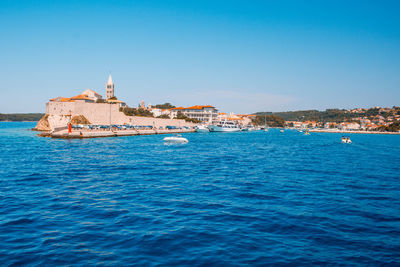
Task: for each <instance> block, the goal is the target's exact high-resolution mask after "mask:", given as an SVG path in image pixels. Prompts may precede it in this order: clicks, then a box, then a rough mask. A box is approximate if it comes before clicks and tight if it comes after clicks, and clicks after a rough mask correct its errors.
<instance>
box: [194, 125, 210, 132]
mask: <svg viewBox="0 0 400 267" xmlns="http://www.w3.org/2000/svg"><path fill="white" fill-rule="evenodd" d="M209 131H210V129H208V127H207V125H199V126H196V132H198V133H208V132H209Z"/></svg>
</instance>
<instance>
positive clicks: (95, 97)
mask: <svg viewBox="0 0 400 267" xmlns="http://www.w3.org/2000/svg"><path fill="white" fill-rule="evenodd" d="M82 95H86V96H87V97H88V98H91V99H93V101H94V102H96V101H97V100H99V99H103V97H102V96H101V95H100V94H99V93H96V92H95V91H93V90H92V89H87V90H85V91H83V92H82Z"/></svg>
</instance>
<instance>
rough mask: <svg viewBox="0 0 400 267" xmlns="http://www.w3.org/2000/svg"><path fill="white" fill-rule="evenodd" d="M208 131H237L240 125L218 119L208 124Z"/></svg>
mask: <svg viewBox="0 0 400 267" xmlns="http://www.w3.org/2000/svg"><path fill="white" fill-rule="evenodd" d="M208 128H209V129H210V132H239V131H240V130H241V129H240V127H239V126H238V125H237V124H235V123H234V122H231V121H218V122H216V123H214V124H210V125H208Z"/></svg>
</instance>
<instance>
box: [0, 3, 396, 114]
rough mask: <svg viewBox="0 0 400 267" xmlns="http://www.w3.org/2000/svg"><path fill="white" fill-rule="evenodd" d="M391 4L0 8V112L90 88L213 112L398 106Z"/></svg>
mask: <svg viewBox="0 0 400 267" xmlns="http://www.w3.org/2000/svg"><path fill="white" fill-rule="evenodd" d="M399 13H400V2H399V1H339V0H337V1H311V0H310V1H267V0H264V1H255V0H252V1H248V0H247V1H246V0H243V1H234V0H231V1H228V0H226V1H218V0H213V1H208V0H198V1H190V0H182V1H168V0H164V1H150V0H147V1H40V0H38V1H16V0H12V1H6V0H2V1H0V35H1V36H2V37H1V39H0V62H1V64H0V73H1V76H0V78H1V83H0V92H1V94H2V96H3V97H1V98H0V112H2V113H10V112H44V109H45V102H47V101H48V99H50V98H53V97H57V96H65V97H67V96H73V95H77V94H79V93H80V92H82V91H83V90H85V89H87V88H91V89H93V90H95V91H97V92H99V93H101V94H102V95H104V94H105V92H104V91H105V89H104V87H105V82H106V81H107V77H108V73H109V72H110V71H111V73H112V76H113V80H114V82H115V91H116V96H117V97H118V98H119V99H122V100H125V101H126V102H127V103H128V104H129V105H131V106H136V105H137V103H139V102H140V101H141V100H145V102H146V103H152V104H157V103H164V102H171V103H173V104H175V105H182V106H190V105H195V104H211V105H215V106H216V107H217V108H219V109H220V110H222V111H225V112H237V113H252V112H257V111H285V110H299V109H320V110H324V109H326V108H351V107H372V106H393V105H400V101H399V100H400V90H399V89H400V88H399V86H400V16H399V15H398V14H399Z"/></svg>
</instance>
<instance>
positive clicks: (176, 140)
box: [163, 134, 189, 144]
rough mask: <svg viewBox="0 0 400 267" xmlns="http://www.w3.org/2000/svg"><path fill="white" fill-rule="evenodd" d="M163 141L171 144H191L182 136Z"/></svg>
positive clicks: (178, 135) (166, 138) (167, 138)
mask: <svg viewBox="0 0 400 267" xmlns="http://www.w3.org/2000/svg"><path fill="white" fill-rule="evenodd" d="M163 140H164V142H166V143H170V144H185V143H189V141H188V140H187V139H186V138H185V137H182V136H181V135H180V134H177V135H175V136H168V137H165V138H164V139H163Z"/></svg>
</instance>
